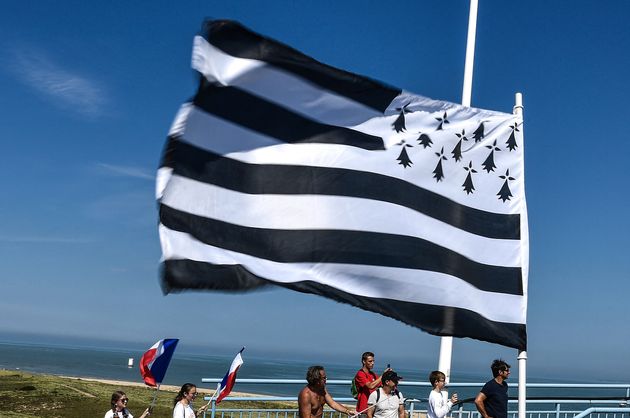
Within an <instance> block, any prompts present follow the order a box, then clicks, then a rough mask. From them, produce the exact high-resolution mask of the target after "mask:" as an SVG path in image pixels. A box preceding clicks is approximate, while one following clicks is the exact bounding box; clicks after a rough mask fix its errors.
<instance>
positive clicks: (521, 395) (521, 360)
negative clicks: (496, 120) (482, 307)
mask: <svg viewBox="0 0 630 418" xmlns="http://www.w3.org/2000/svg"><path fill="white" fill-rule="evenodd" d="M513 113H514V114H515V115H516V116H518V117H520V118H521V119H522V118H523V95H522V94H521V93H516V95H515V97H514V111H513ZM522 129H523V128H521V130H522ZM526 409H527V351H519V353H518V418H525V412H526Z"/></svg>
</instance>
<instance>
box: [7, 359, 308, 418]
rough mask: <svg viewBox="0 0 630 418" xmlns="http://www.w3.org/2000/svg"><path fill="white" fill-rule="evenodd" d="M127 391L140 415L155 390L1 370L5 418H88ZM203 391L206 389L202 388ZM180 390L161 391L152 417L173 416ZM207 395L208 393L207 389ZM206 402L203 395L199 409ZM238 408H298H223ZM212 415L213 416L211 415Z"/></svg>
mask: <svg viewBox="0 0 630 418" xmlns="http://www.w3.org/2000/svg"><path fill="white" fill-rule="evenodd" d="M116 390H122V391H124V392H125V393H126V394H127V396H128V397H129V405H128V408H129V410H130V411H131V413H132V414H133V415H134V416H135V417H139V416H140V415H141V414H142V412H143V411H144V409H145V408H146V407H147V406H149V404H150V403H151V400H152V399H153V395H154V393H155V389H151V388H148V387H141V386H124V385H122V386H121V385H112V384H106V383H100V382H92V381H87V380H83V379H77V378H66V377H59V376H51V375H39V374H31V373H24V372H20V371H10V370H0V417H2V418H17V417H20V418H36V417H37V418H38V417H47V418H85V417H103V416H104V415H105V412H106V411H107V409H108V408H109V407H110V404H109V401H110V399H111V396H112V392H114V391H116ZM201 392H203V391H201ZM175 395H176V393H175V392H172V391H170V392H169V391H165V390H160V393H159V395H158V400H157V405H156V407H155V408H154V410H153V414H152V415H151V417H152V418H171V417H172V411H173V399H174V398H175ZM203 395H208V393H207V392H204V393H203ZM203 404H204V401H203V399H202V398H201V397H200V398H199V399H198V400H197V401H196V402H195V407H196V408H198V407H200V406H201V405H203ZM224 405H225V408H229V409H235V408H248V409H255V408H260V409H266V408H274V409H275V408H278V409H279V408H296V407H297V406H296V403H295V402H275V403H269V402H265V403H262V402H253V401H251V402H229V403H226V404H223V403H221V404H220V405H219V407H218V408H217V410H219V409H220V407H224ZM208 416H209V415H208Z"/></svg>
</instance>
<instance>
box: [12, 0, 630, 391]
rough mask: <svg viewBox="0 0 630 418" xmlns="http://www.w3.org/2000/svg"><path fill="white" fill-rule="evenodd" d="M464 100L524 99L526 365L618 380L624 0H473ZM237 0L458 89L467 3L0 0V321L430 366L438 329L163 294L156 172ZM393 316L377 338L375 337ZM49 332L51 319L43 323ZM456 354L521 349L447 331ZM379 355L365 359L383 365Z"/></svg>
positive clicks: (622, 365) (249, 13)
mask: <svg viewBox="0 0 630 418" xmlns="http://www.w3.org/2000/svg"><path fill="white" fill-rule="evenodd" d="M480 3H481V4H480V8H479V19H478V36H477V50H476V61H475V73H474V83H473V96H472V103H473V106H476V107H482V108H488V109H493V110H499V111H504V112H511V110H512V106H513V102H514V93H515V92H517V91H520V92H522V93H523V96H524V104H525V130H524V133H525V142H526V144H525V147H526V176H527V185H526V192H527V199H528V206H529V221H530V240H531V250H530V253H531V257H530V258H531V263H530V281H529V313H528V334H529V349H528V354H529V363H528V364H529V366H528V370H529V375H530V376H531V377H536V376H541V377H553V378H557V379H560V380H561V379H569V378H570V379H580V380H585V381H589V380H591V379H615V380H624V381H628V380H630V363H628V361H627V358H626V357H627V352H628V349H627V347H628V346H629V345H630V331H629V330H628V324H627V317H628V295H629V294H630V257H628V254H627V253H628V249H630V217H629V216H628V213H630V204H629V203H630V198H629V197H628V189H629V186H628V183H629V182H630V172H629V171H628V167H627V164H626V160H627V148H628V143H629V139H628V138H629V134H628V130H627V126H626V122H627V111H628V110H627V109H628V106H627V97H629V96H630V81H629V79H628V68H630V54H628V50H630V29H629V28H628V25H627V23H626V20H627V17H628V16H630V3H628V2H623V1H609V2H604V3H593V2H587V1H572V2H568V1H560V2H545V1H542V0H535V1H529V2H504V1H497V0H493V1H489V0H480ZM204 17H215V18H232V19H236V20H239V21H240V22H242V23H244V24H245V25H247V26H249V27H250V28H252V29H254V30H256V31H258V32H261V33H263V34H266V35H269V36H272V37H274V38H276V39H279V40H281V41H283V42H285V43H288V44H290V45H291V46H293V47H295V48H298V49H300V50H302V51H303V52H305V53H307V54H309V55H311V56H313V57H315V58H316V59H319V60H321V61H324V62H326V63H328V64H331V65H335V66H338V67H341V68H344V69H347V70H350V71H354V72H358V73H361V74H365V75H368V76H370V77H373V78H376V79H380V80H383V81H385V82H387V83H389V84H392V85H394V86H397V87H401V88H404V89H406V90H410V91H413V92H416V93H419V94H422V95H425V96H429V97H432V98H435V99H443V100H449V101H454V102H458V101H460V100H461V89H462V78H463V64H464V53H465V41H466V31H467V20H468V3H467V2H466V1H463V0H458V1H452V2H418V1H401V2H396V3H391V4H385V3H384V2H376V1H345V2H336V1H335V2H333V1H321V2H310V1H309V2H293V1H277V2H255V1H252V2H245V1H230V2H227V1H225V2H214V1H206V2H202V1H196V2H193V1H191V2H179V3H175V2H166V1H155V2H149V1H146V2H125V1H112V2H84V1H64V2H57V1H38V2H23V1H8V2H4V3H3V13H2V14H0V92H2V93H1V94H0V115H1V117H0V120H1V121H2V134H1V136H0V141H1V145H2V148H1V149H2V156H3V158H2V164H1V165H0V172H1V173H2V175H1V176H0V189H1V190H2V198H1V199H0V340H8V339H19V338H20V337H19V335H18V334H20V333H29V334H47V335H56V336H59V337H67V338H70V337H73V338H74V337H81V338H86V339H101V340H105V341H108V342H109V343H111V342H112V341H115V342H116V343H120V344H123V345H124V344H131V343H139V344H145V343H146V344H147V345H150V344H152V343H153V342H154V341H155V340H157V339H159V338H162V337H179V338H181V340H182V344H181V348H182V349H183V348H184V347H188V348H190V349H193V348H194V347H196V349H199V348H201V349H203V350H206V351H208V352H215V351H226V350H227V351H228V352H232V351H234V350H237V349H238V348H240V347H241V346H242V345H247V346H248V350H249V351H250V353H252V355H256V354H264V355H270V356H283V357H286V358H296V359H307V360H311V359H312V361H313V362H319V361H322V360H330V361H332V360H337V361H345V360H346V359H347V360H348V361H357V359H356V357H358V355H359V354H360V353H361V352H362V351H365V350H366V349H369V350H372V351H375V352H377V353H378V356H380V357H382V358H383V361H385V359H386V358H387V359H391V361H390V362H391V363H392V364H396V363H403V362H404V363H405V366H407V367H417V368H419V369H421V370H430V369H432V368H434V367H435V366H436V365H437V356H438V350H439V338H437V337H433V336H430V335H428V334H425V333H422V332H421V331H419V330H416V329H413V328H411V327H408V326H405V325H402V324H399V323H396V322H394V321H392V320H390V319H387V318H383V317H380V316H378V315H376V314H372V313H367V312H363V311H359V310H356V309H354V308H351V307H349V306H345V305H340V304H337V303H334V302H331V301H328V300H324V299H322V298H318V297H315V296H310V295H303V294H299V293H294V292H289V291H284V290H279V289H277V290H271V291H264V292H257V293H252V294H241V295H227V294H218V293H184V294H179V295H178V294H174V295H168V296H163V295H162V292H161V289H160V287H159V282H158V260H159V257H160V250H159V243H158V237H157V229H156V224H157V212H156V204H155V201H154V174H155V170H156V168H157V164H158V161H159V158H160V153H161V149H162V146H163V143H164V140H165V137H166V134H167V132H168V129H169V126H170V124H171V122H172V120H173V117H174V116H175V112H176V111H177V109H178V108H179V105H180V104H181V103H182V102H183V101H185V100H186V99H187V98H188V97H190V96H191V95H192V94H193V93H194V90H195V87H196V77H195V75H194V73H193V71H192V70H191V69H190V54H191V46H192V38H193V36H194V35H195V34H196V33H197V31H198V30H199V28H200V27H201V23H202V21H203V18H204ZM385 330H387V332H388V333H390V335H391V337H390V338H389V339H387V340H385V339H381V338H379V337H378V336H379V335H380V334H382V332H384V331H385ZM45 339H46V338H42V341H44V340H45ZM453 355H454V360H453V372H454V374H457V372H458V370H459V371H473V372H480V373H485V372H486V371H487V365H488V364H489V362H490V360H491V359H492V358H494V357H496V356H503V357H504V358H506V359H508V361H511V362H512V363H513V365H515V364H516V360H515V357H516V352H515V351H514V350H509V349H505V348H502V347H499V346H497V345H492V344H487V343H481V342H477V341H472V340H469V339H463V340H455V349H454V354H453ZM377 367H378V366H377Z"/></svg>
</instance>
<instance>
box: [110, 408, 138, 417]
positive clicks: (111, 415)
mask: <svg viewBox="0 0 630 418" xmlns="http://www.w3.org/2000/svg"><path fill="white" fill-rule="evenodd" d="M113 416H114V411H112V410H111V409H110V410H109V411H107V412H106V413H105V418H112V417H113ZM118 418H123V411H120V412H119V413H118ZM127 418H133V415H131V412H129V410H127Z"/></svg>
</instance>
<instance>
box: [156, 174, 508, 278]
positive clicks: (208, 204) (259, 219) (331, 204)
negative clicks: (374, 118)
mask: <svg viewBox="0 0 630 418" xmlns="http://www.w3.org/2000/svg"><path fill="white" fill-rule="evenodd" d="M216 202H222V203H221V204H220V205H217V204H216ZM162 203H163V204H165V205H168V206H170V207H172V208H174V209H177V210H180V211H183V212H187V213H191V214H194V215H198V216H202V217H205V218H212V219H217V220H220V221H224V222H229V223H232V224H236V225H243V226H248V227H256V228H269V229H289V230H305V229H343V230H353V231H371V232H381V233H387V234H398V235H406V236H413V237H418V238H422V239H425V240H429V241H432V242H434V243H436V244H438V245H440V246H442V247H444V248H448V249H451V250H453V251H455V252H457V253H459V254H462V255H464V256H465V257H467V258H469V259H471V260H474V261H476V262H479V263H484V264H491V265H499V266H506V267H518V266H519V265H520V258H519V257H520V244H519V242H518V241H515V240H502V239H492V238H485V237H480V236H478V235H474V234H471V233H468V232H466V231H463V230H461V229H458V228H455V227H453V226H450V225H448V224H446V223H444V222H440V221H437V220H435V219H433V218H431V217H428V216H426V215H423V214H421V213H418V212H416V211H413V210H411V209H409V208H406V207H402V206H399V205H395V204H392V203H388V202H380V201H376V200H370V199H357V198H353V197H343V196H325V195H271V194H264V195H252V194H245V193H239V192H235V191H231V190H227V189H224V188H221V187H217V186H214V185H210V184H206V183H202V182H198V181H195V180H190V179H187V178H185V177H180V176H177V175H175V176H173V177H172V179H171V184H170V187H169V188H168V190H167V192H166V193H165V194H164V196H163V197H162Z"/></svg>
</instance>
